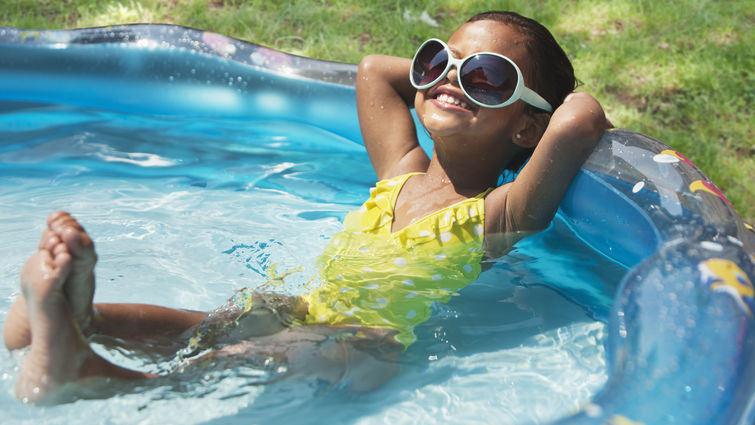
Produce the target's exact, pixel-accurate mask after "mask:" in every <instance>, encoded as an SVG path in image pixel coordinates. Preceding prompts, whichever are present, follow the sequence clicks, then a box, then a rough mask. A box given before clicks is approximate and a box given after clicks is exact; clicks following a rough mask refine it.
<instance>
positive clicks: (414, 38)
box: [0, 0, 755, 224]
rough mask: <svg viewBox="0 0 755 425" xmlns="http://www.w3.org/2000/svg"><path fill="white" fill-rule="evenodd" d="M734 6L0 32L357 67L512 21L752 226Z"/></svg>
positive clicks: (79, 11) (579, 6) (248, 5)
mask: <svg viewBox="0 0 755 425" xmlns="http://www.w3.org/2000/svg"><path fill="white" fill-rule="evenodd" d="M752 6H753V4H752V2H750V1H740V0H719V1H706V0H679V1H675V2H658V1H646V0H612V1H597V0H592V1H588V0H584V1H579V0H569V1H563V0H552V1H549V0H540V1H524V0H519V1H471V0H438V1H432V0H419V1H413V2H399V1H391V2H389V1H378V0H343V1H336V0H327V1H326V0H300V1H296V2H288V3H286V2H282V1H280V0H269V1H222V0H214V1H207V0H168V1H158V0H144V1H133V0H129V1H95V0H41V1H40V0H16V1H13V0H10V1H5V2H2V4H0V23H1V24H2V25H5V26H11V27H17V28H29V29H60V28H77V27H89V26H103V25H113V24H124V23H136V22H141V23H170V24H177V25H185V26H189V27H195V28H200V29H205V30H211V31H215V32H219V33H222V34H226V35H229V36H232V37H236V38H240V39H244V40H248V41H252V42H255V43H258V44H262V45H265V46H269V47H273V48H276V49H280V50H283V51H286V52H290V53H295V54H299V55H305V56H310V57H315V58H319V59H327V60H334V61H342V62H352V63H356V62H358V61H359V59H360V58H361V57H362V56H363V55H365V54H367V53H384V54H393V55H401V56H410V55H412V54H413V52H414V49H415V48H416V46H418V45H419V43H420V42H421V41H423V40H424V39H426V38H429V37H439V38H443V39H447V38H448V36H449V35H450V34H451V33H452V32H453V31H454V30H455V29H456V28H457V27H458V26H459V25H461V24H462V23H463V22H464V21H465V20H466V19H467V18H468V17H469V16H471V15H473V14H474V13H477V12H481V11H485V10H490V9H508V10H514V11H517V12H519V13H521V14H524V15H526V16H530V17H532V18H535V19H537V20H538V21H540V22H541V23H543V24H544V25H545V26H547V27H548V28H550V29H551V31H552V32H553V33H554V35H555V36H556V39H557V40H559V42H560V43H561V44H562V45H563V46H564V48H565V50H566V51H567V53H568V54H569V56H570V57H571V58H572V59H573V61H574V65H575V69H576V71H577V75H578V77H579V79H580V80H581V81H582V83H583V84H582V86H581V87H580V90H585V91H588V92H590V93H592V94H593V95H595V96H596V97H597V98H598V99H599V100H600V101H601V103H602V104H603V105H604V107H605V109H606V111H607V113H608V116H609V118H610V119H611V121H613V123H614V124H615V125H616V126H617V127H622V128H627V129H631V130H635V131H640V132H643V133H645V134H648V135H651V136H653V137H655V138H657V139H660V140H662V141H664V142H666V143H667V144H669V145H671V146H672V147H673V148H674V149H676V150H678V151H680V152H682V153H683V154H684V155H685V156H687V157H688V158H689V159H690V160H692V161H693V162H695V163H696V164H697V165H698V167H700V168H701V169H702V170H703V171H704V172H705V173H706V174H707V175H708V176H709V177H710V178H711V179H712V180H713V181H714V182H715V183H716V184H717V185H718V186H719V187H720V188H721V189H722V190H723V191H724V192H725V193H726V195H727V197H728V198H729V199H730V200H731V202H732V203H733V204H734V206H735V208H736V209H737V211H738V212H739V214H740V215H741V216H742V217H743V219H745V221H747V222H750V223H753V224H755V178H753V176H755V142H753V128H752V122H753V121H752V113H751V109H752V105H753V104H754V103H755V102H754V101H755V76H754V75H755V74H753V69H755V53H754V52H755V51H754V50H753V48H752V46H755V37H753V28H752V27H753V24H754V23H755V7H752Z"/></svg>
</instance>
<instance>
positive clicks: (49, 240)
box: [37, 227, 60, 250]
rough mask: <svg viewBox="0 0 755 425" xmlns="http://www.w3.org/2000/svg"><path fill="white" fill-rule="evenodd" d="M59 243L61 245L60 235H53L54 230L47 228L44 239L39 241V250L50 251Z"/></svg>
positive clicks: (43, 235) (43, 233) (43, 234)
mask: <svg viewBox="0 0 755 425" xmlns="http://www.w3.org/2000/svg"><path fill="white" fill-rule="evenodd" d="M58 243H60V238H59V237H58V235H56V234H55V233H53V232H52V230H50V228H49V227H47V228H45V230H44V231H43V232H42V237H41V238H40V239H39V246H38V247H37V248H39V249H47V250H50V249H52V247H54V246H55V245H57V244H58Z"/></svg>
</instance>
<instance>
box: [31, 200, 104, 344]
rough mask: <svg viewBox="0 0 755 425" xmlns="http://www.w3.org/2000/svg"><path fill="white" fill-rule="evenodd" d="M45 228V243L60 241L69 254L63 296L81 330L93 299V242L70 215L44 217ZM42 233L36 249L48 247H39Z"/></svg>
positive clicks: (87, 321)
mask: <svg viewBox="0 0 755 425" xmlns="http://www.w3.org/2000/svg"><path fill="white" fill-rule="evenodd" d="M47 227H48V229H49V231H50V233H51V234H52V235H50V237H48V241H47V243H48V244H54V243H56V242H57V241H56V239H58V240H59V241H60V242H62V243H64V244H65V246H66V248H67V249H68V253H69V254H70V255H71V257H72V261H71V271H70V273H69V275H68V278H66V280H65V284H64V286H63V291H64V293H65V295H66V299H67V300H68V303H69V305H70V306H71V312H72V313H73V318H74V320H76V323H77V324H78V325H79V327H80V328H81V330H82V331H83V332H86V331H87V328H88V327H89V325H90V324H91V321H92V320H93V309H92V299H93V298H94V266H95V264H96V263H97V254H96V253H95V252H94V242H92V238H90V237H89V235H88V234H87V232H86V231H85V230H84V228H83V227H82V226H81V224H79V222H78V221H76V219H75V218H73V217H72V216H71V215H70V214H68V213H67V212H64V211H56V212H54V213H52V214H50V215H49V216H48V217H47ZM44 237H45V235H44V234H43V239H42V241H40V249H45V248H46V249H51V246H49V245H47V246H44V247H43V246H42V243H44V242H45V240H44Z"/></svg>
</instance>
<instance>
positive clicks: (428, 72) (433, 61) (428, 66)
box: [412, 41, 448, 86]
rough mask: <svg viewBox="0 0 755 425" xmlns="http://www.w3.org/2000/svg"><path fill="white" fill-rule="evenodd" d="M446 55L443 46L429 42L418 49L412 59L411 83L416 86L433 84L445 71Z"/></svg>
mask: <svg viewBox="0 0 755 425" xmlns="http://www.w3.org/2000/svg"><path fill="white" fill-rule="evenodd" d="M447 64H448V53H446V49H445V48H443V45H442V44H440V43H438V42H435V41H431V42H429V43H427V44H425V45H424V46H422V47H421V48H420V50H419V51H418V52H417V56H416V57H415V58H414V68H413V72H412V81H413V82H414V84H416V85H418V86H424V85H426V84H429V83H431V82H433V81H434V80H435V79H436V78H438V76H440V74H441V73H443V71H444V70H445V69H446V65H447Z"/></svg>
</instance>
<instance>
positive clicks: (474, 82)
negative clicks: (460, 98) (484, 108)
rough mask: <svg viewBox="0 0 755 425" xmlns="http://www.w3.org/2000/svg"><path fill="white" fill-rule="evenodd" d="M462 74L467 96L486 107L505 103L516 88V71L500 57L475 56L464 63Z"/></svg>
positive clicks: (462, 82)
mask: <svg viewBox="0 0 755 425" xmlns="http://www.w3.org/2000/svg"><path fill="white" fill-rule="evenodd" d="M460 74H461V84H462V85H463V86H464V90H466V92H467V94H469V96H470V97H471V98H472V99H474V100H476V101H478V102H480V103H482V104H484V105H500V104H501V103H504V102H505V101H507V100H509V99H510V98H511V96H512V95H513V94H514V89H515V88H516V83H517V74H516V69H514V67H513V66H512V65H511V64H510V63H509V62H508V61H506V60H505V59H503V58H500V57H498V56H493V55H484V54H483V55H475V56H473V57H471V58H470V59H469V60H467V61H466V62H464V64H463V65H462V66H461V72H460Z"/></svg>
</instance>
